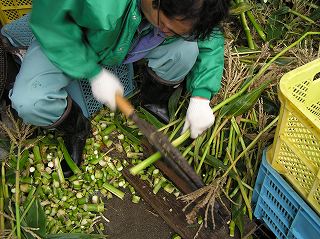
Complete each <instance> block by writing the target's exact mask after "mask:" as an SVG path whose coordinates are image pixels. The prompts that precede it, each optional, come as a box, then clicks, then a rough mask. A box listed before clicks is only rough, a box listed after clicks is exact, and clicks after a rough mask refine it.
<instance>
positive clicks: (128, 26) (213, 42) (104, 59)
mask: <svg viewBox="0 0 320 239" xmlns="http://www.w3.org/2000/svg"><path fill="white" fill-rule="evenodd" d="M137 3H138V0H113V1H111V0H104V1H101V0H54V1H53V0H33V4H32V14H31V28H32V31H33V33H34V34H35V36H36V38H37V40H38V41H39V43H40V45H41V47H42V49H43V50H44V52H45V54H46V55H47V57H48V58H49V59H50V60H51V61H52V62H53V64H55V65H56V66H57V67H58V68H60V69H61V70H62V71H63V72H65V73H66V74H67V75H69V76H71V77H73V78H77V79H83V78H91V77H93V76H95V75H96V74H98V73H99V72H100V70H101V64H103V65H119V64H121V63H122V61H123V60H124V59H125V56H126V55H127V53H128V51H129V48H130V46H131V42H132V40H133V37H134V35H135V32H136V30H137V28H138V26H139V23H140V21H141V13H140V10H139V8H138V6H137ZM163 44H166V42H164V43H163ZM223 45H224V39H223V36H221V34H219V36H215V37H212V39H210V40H207V41H199V42H198V46H199V52H200V53H199V56H198V59H197V61H196V64H195V65H194V67H193V68H192V70H191V72H190V73H189V74H188V76H187V88H188V90H189V91H190V92H192V95H193V96H201V97H205V98H208V99H209V98H211V96H212V95H213V94H215V93H216V92H218V90H219V89H220V85H221V78H222V72H223V62H224V46H223Z"/></svg>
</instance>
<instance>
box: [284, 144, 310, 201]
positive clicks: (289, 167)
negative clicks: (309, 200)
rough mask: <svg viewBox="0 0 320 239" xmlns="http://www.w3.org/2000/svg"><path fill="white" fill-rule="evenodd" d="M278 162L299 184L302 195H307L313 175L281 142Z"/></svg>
mask: <svg viewBox="0 0 320 239" xmlns="http://www.w3.org/2000/svg"><path fill="white" fill-rule="evenodd" d="M278 162H279V163H280V164H281V165H282V166H283V167H284V168H285V169H286V172H287V173H288V174H289V175H290V176H291V177H292V178H294V180H295V181H297V182H298V183H299V185H300V187H301V191H302V194H304V195H308V193H309V192H310V190H311V188H312V185H313V183H314V180H315V174H314V172H312V171H311V170H310V169H309V167H307V166H306V164H305V163H304V162H303V161H302V160H301V159H300V158H299V157H298V156H297V155H296V154H295V153H294V152H293V151H292V150H291V149H290V147H288V146H287V145H286V144H285V143H284V142H281V151H280V153H279V158H278Z"/></svg>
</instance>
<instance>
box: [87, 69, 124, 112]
mask: <svg viewBox="0 0 320 239" xmlns="http://www.w3.org/2000/svg"><path fill="white" fill-rule="evenodd" d="M90 84H91V89H92V94H93V96H94V98H96V100H97V101H99V102H100V103H102V104H105V105H106V106H108V107H109V108H110V109H111V110H112V111H115V110H116V93H118V94H120V95H123V91H124V90H123V86H122V84H121V82H120V80H119V79H118V77H117V76H115V75H114V74H112V73H111V72H109V71H107V70H106V69H104V68H103V69H102V70H101V71H100V73H99V74H98V75H96V76H94V77H92V78H91V79H90Z"/></svg>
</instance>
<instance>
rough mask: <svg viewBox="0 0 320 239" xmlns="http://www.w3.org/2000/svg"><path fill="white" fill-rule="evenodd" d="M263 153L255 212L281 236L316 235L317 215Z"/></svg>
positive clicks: (319, 230)
mask: <svg viewBox="0 0 320 239" xmlns="http://www.w3.org/2000/svg"><path fill="white" fill-rule="evenodd" d="M266 155H268V154H266V150H265V151H264V153H263V159H262V163H261V166H260V169H259V173H258V176H257V179H256V183H255V187H254V192H253V197H252V203H253V206H254V215H255V217H257V218H258V219H261V220H263V221H264V222H265V223H266V225H267V226H268V227H269V228H270V230H271V231H272V232H273V233H274V234H275V236H276V237H277V238H280V239H287V238H291V239H304V238H318V236H319V233H320V218H319V216H317V214H316V213H315V212H314V211H313V210H312V209H311V208H310V207H309V206H308V205H307V204H306V203H305V202H304V201H303V199H302V198H301V197H299V195H298V194H297V193H296V192H295V191H294V190H293V189H292V188H291V187H290V185H289V184H288V183H287V182H286V181H285V180H284V179H283V178H282V177H281V176H280V175H279V174H278V173H277V172H276V171H275V170H274V169H273V168H272V167H271V165H270V164H269V163H268V160H267V158H266Z"/></svg>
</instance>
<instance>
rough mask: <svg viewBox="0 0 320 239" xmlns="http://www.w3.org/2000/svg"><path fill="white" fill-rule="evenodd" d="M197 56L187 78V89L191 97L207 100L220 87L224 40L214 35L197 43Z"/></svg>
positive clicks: (220, 34)
mask: <svg viewBox="0 0 320 239" xmlns="http://www.w3.org/2000/svg"><path fill="white" fill-rule="evenodd" d="M198 47H199V56H198V58H197V61H196V63H195V65H194V66H193V68H192V70H191V72H190V73H189V74H188V76H187V89H188V90H189V91H190V92H191V95H192V96H200V97H204V98H207V99H211V97H212V96H213V95H214V94H216V93H217V92H218V91H219V90H220V87H221V80H222V74H223V69H224V38H223V34H222V33H220V32H219V33H216V34H215V35H214V36H212V37H211V38H210V39H208V40H205V41H199V42H198Z"/></svg>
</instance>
